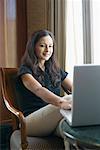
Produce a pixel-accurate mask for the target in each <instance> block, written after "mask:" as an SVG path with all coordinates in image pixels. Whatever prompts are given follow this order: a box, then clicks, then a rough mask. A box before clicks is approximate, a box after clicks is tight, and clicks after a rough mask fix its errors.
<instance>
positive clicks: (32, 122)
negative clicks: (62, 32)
mask: <svg viewBox="0 0 100 150" xmlns="http://www.w3.org/2000/svg"><path fill="white" fill-rule="evenodd" d="M55 53H56V48H55V40H54V35H53V34H52V33H51V32H50V31H48V30H39V31H37V32H35V33H33V34H32V36H31V38H30V39H29V41H28V43H27V46H26V51H25V54H24V55H23V57H22V63H21V66H20V68H19V73H18V77H17V83H16V88H17V91H18V93H19V94H20V95H21V97H22V99H20V101H19V104H20V106H19V107H20V109H21V110H22V112H23V113H24V115H25V116H26V128H27V134H28V135H32V136H47V135H49V134H51V133H55V134H57V133H58V132H56V129H57V128H56V127H58V128H59V122H60V121H61V120H62V118H63V116H62V115H61V114H60V111H59V109H60V108H63V109H70V108H71V101H67V100H66V99H67V98H68V95H66V99H65V98H64V97H61V96H60V92H61V87H62V88H63V89H64V91H65V92H67V93H68V92H69V91H70V92H71V91H72V83H71V81H70V80H69V79H68V78H67V75H68V73H67V72H65V71H64V70H62V69H61V68H60V67H59V65H58V63H57V60H56V56H55ZM50 122H52V125H51V123H50ZM41 123H42V124H41ZM40 124H41V127H40ZM33 128H35V129H36V130H33ZM59 132H60V131H59ZM59 134H60V133H59ZM60 136H61V135H60Z"/></svg>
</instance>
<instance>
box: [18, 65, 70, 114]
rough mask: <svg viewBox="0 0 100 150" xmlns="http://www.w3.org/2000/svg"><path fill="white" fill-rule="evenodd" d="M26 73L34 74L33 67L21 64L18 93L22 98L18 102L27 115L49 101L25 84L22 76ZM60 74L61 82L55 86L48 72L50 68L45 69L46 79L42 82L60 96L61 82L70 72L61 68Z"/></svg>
mask: <svg viewBox="0 0 100 150" xmlns="http://www.w3.org/2000/svg"><path fill="white" fill-rule="evenodd" d="M26 73H29V74H31V75H32V76H34V75H33V72H32V69H30V68H29V67H27V66H25V65H21V66H20V68H19V73H18V76H17V80H16V89H17V93H18V94H20V97H21V98H20V99H18V104H19V107H20V109H21V111H22V112H23V113H24V115H25V116H27V115H29V114H30V113H32V112H34V111H36V110H38V109H40V108H42V107H44V106H46V105H47V104H48V103H47V102H45V101H44V100H42V99H41V98H40V97H38V96H36V95H35V94H34V93H32V92H31V91H30V90H28V89H27V88H26V87H25V86H24V85H23V82H22V80H21V78H20V77H21V75H23V74H26ZM60 74H61V79H60V82H59V83H58V84H59V85H57V86H54V85H53V84H52V82H51V78H50V76H49V74H48V69H45V72H44V80H43V81H42V83H41V84H42V85H43V86H44V87H46V88H47V89H49V90H50V91H52V92H53V93H55V94H56V95H58V96H60V92H61V82H62V81H63V80H64V79H65V78H66V76H67V75H68V73H67V72H65V71H63V70H60ZM34 78H35V79H36V78H37V77H35V76H34Z"/></svg>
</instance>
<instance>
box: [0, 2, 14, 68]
mask: <svg viewBox="0 0 100 150" xmlns="http://www.w3.org/2000/svg"><path fill="white" fill-rule="evenodd" d="M15 6H16V0H0V27H1V29H0V31H1V32H0V41H1V42H0V65H1V66H2V67H15V66H16V7H15Z"/></svg>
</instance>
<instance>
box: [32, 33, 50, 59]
mask: <svg viewBox="0 0 100 150" xmlns="http://www.w3.org/2000/svg"><path fill="white" fill-rule="evenodd" d="M35 53H36V56H37V57H38V60H39V61H47V60H49V58H50V57H51V56H52V53H53V40H52V38H51V37H50V36H49V35H48V36H44V37H42V38H40V40H39V41H38V42H37V43H36V45H35Z"/></svg>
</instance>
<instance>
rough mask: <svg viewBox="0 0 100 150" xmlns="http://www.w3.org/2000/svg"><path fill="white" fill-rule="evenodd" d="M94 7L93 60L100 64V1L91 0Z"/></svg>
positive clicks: (92, 7)
mask: <svg viewBox="0 0 100 150" xmlns="http://www.w3.org/2000/svg"><path fill="white" fill-rule="evenodd" d="M91 9H92V14H91V15H92V16H91V17H92V20H91V21H92V29H93V30H92V33H93V34H92V39H93V61H92V63H95V64H100V19H99V18H98V16H99V14H100V1H99V0H91Z"/></svg>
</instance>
